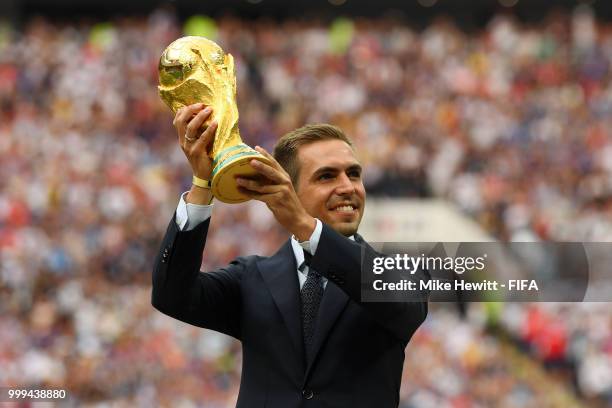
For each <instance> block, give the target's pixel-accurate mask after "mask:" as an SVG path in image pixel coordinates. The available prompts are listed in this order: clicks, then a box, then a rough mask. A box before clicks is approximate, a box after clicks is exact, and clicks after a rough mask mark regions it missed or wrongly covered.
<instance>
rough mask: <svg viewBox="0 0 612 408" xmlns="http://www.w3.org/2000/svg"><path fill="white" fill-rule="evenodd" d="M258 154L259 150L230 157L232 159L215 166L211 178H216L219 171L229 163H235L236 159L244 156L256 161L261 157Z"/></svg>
mask: <svg viewBox="0 0 612 408" xmlns="http://www.w3.org/2000/svg"><path fill="white" fill-rule="evenodd" d="M257 153H258V152H257V150H254V151H249V152H241V153H238V154H235V155H233V156H230V157H228V158H226V159H225V160H223V161H222V162H221V163H219V164H217V165H216V166H215V168H214V170H213V172H212V177H211V178H214V177H215V174H217V173H218V172H219V169H221V168H222V167H223V166H224V165H226V164H227V163H229V162H232V161H234V160H236V159H238V158H240V157H244V156H253V158H254V159H257V158H258V157H259V156H258V154H257Z"/></svg>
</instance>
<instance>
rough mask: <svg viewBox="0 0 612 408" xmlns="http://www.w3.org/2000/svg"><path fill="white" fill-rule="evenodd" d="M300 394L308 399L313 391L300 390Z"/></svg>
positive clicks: (312, 394)
mask: <svg viewBox="0 0 612 408" xmlns="http://www.w3.org/2000/svg"><path fill="white" fill-rule="evenodd" d="M302 395H303V396H304V398H306V399H307V400H309V399H312V397H313V396H314V392H312V390H302Z"/></svg>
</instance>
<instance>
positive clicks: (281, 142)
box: [273, 123, 353, 189]
mask: <svg viewBox="0 0 612 408" xmlns="http://www.w3.org/2000/svg"><path fill="white" fill-rule="evenodd" d="M332 139H335V140H342V141H343V142H345V143H346V144H348V145H349V146H350V147H351V149H352V148H353V142H352V141H351V139H349V138H348V137H347V136H346V135H345V134H344V132H343V131H342V129H340V128H339V127H337V126H334V125H329V124H327V123H315V124H310V125H306V126H302V127H301V128H298V129H295V130H292V131H291V132H289V133H287V134H285V135H283V136H282V137H281V138H280V139H278V142H276V146H274V153H273V155H274V158H275V159H276V161H277V162H278V163H279V164H280V165H281V166H282V167H283V169H285V171H286V172H287V173H288V174H289V176H290V177H291V182H292V183H293V186H294V187H295V188H296V189H297V182H298V179H299V176H300V163H299V160H298V149H299V148H300V146H304V145H307V144H310V143H314V142H319V141H321V140H332Z"/></svg>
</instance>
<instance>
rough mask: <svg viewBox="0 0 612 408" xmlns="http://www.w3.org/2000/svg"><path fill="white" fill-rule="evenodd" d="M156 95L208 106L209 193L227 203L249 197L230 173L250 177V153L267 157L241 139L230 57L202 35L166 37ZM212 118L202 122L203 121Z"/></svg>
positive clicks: (174, 105)
mask: <svg viewBox="0 0 612 408" xmlns="http://www.w3.org/2000/svg"><path fill="white" fill-rule="evenodd" d="M158 70H159V87H158V89H159V96H160V97H161V99H162V100H163V101H164V102H165V103H166V105H168V106H169V107H170V109H171V110H172V111H173V112H174V113H176V112H177V111H178V110H179V109H181V108H183V107H185V106H188V105H192V104H195V103H203V104H205V105H207V106H209V107H212V110H213V115H214V120H215V121H216V122H217V123H218V126H217V130H216V136H215V138H214V142H213V144H212V149H210V151H209V152H207V153H206V154H208V155H209V157H210V158H211V159H212V160H213V170H212V174H211V179H212V183H211V190H212V194H213V195H214V196H215V198H217V199H218V200H221V201H223V202H226V203H240V202H244V201H247V200H249V197H247V196H246V195H244V194H243V193H241V192H240V191H239V189H238V185H237V184H236V182H235V177H237V176H240V177H245V178H254V177H257V174H258V173H257V172H256V171H255V170H254V169H253V168H252V167H251V166H250V165H249V162H250V161H251V160H253V159H257V160H261V161H262V162H265V163H268V164H270V160H269V159H268V158H266V157H265V156H263V155H262V154H261V153H259V152H257V151H256V150H254V149H252V148H251V147H249V146H248V145H246V144H244V143H243V142H242V139H241V138H240V131H239V130H238V106H237V104H236V74H235V71H234V58H233V57H232V56H231V54H226V53H225V52H224V51H223V50H222V49H221V47H219V45H217V44H216V43H215V42H213V41H210V40H208V39H206V38H204V37H195V36H190V37H182V38H179V39H178V40H176V41H174V42H173V43H171V44H170V45H169V46H168V47H167V48H166V49H165V50H164V52H163V54H162V56H161V58H160V60H159V67H158ZM212 120H213V118H208V120H207V121H206V122H205V123H204V125H205V126H208V125H210V124H211V123H212Z"/></svg>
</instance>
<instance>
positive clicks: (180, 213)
mask: <svg viewBox="0 0 612 408" xmlns="http://www.w3.org/2000/svg"><path fill="white" fill-rule="evenodd" d="M187 193H188V191H186V192H184V193H183V194H181V198H180V200H179V203H178V206H177V207H176V217H175V218H174V221H175V222H176V225H178V227H179V229H180V230H181V231H191V230H192V229H194V228H195V227H197V226H198V225H199V224H201V223H203V222H204V221H206V220H207V219H209V218H210V215H211V214H212V207H213V205H212V204H210V205H200V204H191V203H188V202H186V201H185V194H187ZM319 235H320V233H319Z"/></svg>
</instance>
